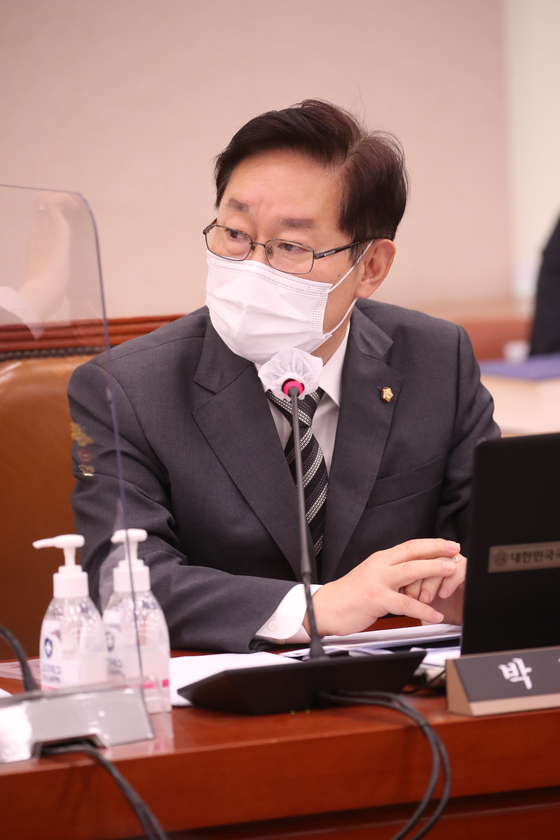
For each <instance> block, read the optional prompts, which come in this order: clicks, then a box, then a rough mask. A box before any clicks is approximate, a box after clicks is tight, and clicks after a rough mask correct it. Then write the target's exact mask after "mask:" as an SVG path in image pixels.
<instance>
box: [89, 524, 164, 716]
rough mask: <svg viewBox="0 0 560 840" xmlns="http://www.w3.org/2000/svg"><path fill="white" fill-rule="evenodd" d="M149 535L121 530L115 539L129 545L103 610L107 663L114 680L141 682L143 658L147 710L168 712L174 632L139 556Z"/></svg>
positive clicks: (141, 530) (146, 568)
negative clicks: (140, 543)
mask: <svg viewBox="0 0 560 840" xmlns="http://www.w3.org/2000/svg"><path fill="white" fill-rule="evenodd" d="M127 533H128V539H127ZM147 536H148V535H147V533H146V531H144V530H143V529H141V528H129V529H128V531H127V530H121V531H115V533H114V534H113V536H112V537H111V542H112V543H121V542H122V543H124V546H125V559H124V560H121V561H120V563H119V564H118V566H117V567H116V569H114V570H113V594H112V595H111V597H110V598H109V602H108V604H107V606H106V608H105V611H104V613H103V624H104V625H105V638H106V641H107V650H108V658H107V665H108V672H109V679H110V680H112V681H114V682H127V681H137V680H138V679H139V678H140V661H139V659H141V667H142V677H143V681H144V700H145V702H146V709H147V710H148V712H150V713H153V712H168V711H170V710H171V699H170V694H169V632H168V630H167V624H166V622H165V616H164V614H163V610H162V609H161V607H160V605H159V604H158V602H157V600H156V598H155V597H154V595H153V594H152V592H151V590H150V570H149V568H148V567H147V566H145V565H144V561H143V560H139V559H138V543H139V542H143V541H144V540H145V539H146V538H147ZM129 551H130V565H129V556H128V552H129ZM131 568H132V583H133V585H134V604H133V599H132V587H131ZM135 613H136V619H135ZM137 633H138V642H139V646H140V657H139V655H138V647H137V644H136V641H137V636H136V634H137Z"/></svg>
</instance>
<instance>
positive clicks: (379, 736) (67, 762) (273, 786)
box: [0, 680, 560, 840]
mask: <svg viewBox="0 0 560 840" xmlns="http://www.w3.org/2000/svg"><path fill="white" fill-rule="evenodd" d="M1 685H2V687H4V688H6V689H8V690H10V689H11V690H12V691H14V690H16V688H17V684H14V683H13V682H12V681H8V680H2V681H1ZM412 702H413V704H414V705H415V706H416V708H418V709H419V710H420V711H421V712H422V713H423V714H424V715H425V716H426V717H427V718H428V720H429V721H430V722H431V723H432V724H433V725H434V726H435V728H436V730H437V731H438V733H439V735H440V736H441V738H442V739H443V741H444V742H445V744H446V746H447V749H448V752H449V757H450V761H451V768H452V774H453V781H452V802H451V803H450V804H449V806H448V808H447V811H446V813H445V814H444V816H443V818H442V819H441V821H440V822H439V823H438V825H437V826H436V827H435V829H433V831H432V832H431V833H430V835H429V836H430V838H432V837H433V838H434V840H436V839H437V838H440V840H467V838H469V840H472V838H477V840H479V838H490V837H491V838H495V837H501V836H507V837H508V840H517V839H518V838H524V839H525V838H534V837H543V838H553V837H557V836H559V833H560V710H557V709H554V710H547V711H541V712H526V713H523V714H512V715H501V716H496V717H487V718H478V719H470V718H463V717H458V716H455V715H449V714H448V713H447V711H446V703H445V699H444V698H443V697H429V698H422V697H418V696H416V697H415V698H414V699H413V700H412ZM153 720H154V725H155V729H156V733H157V736H156V738H155V740H154V741H152V742H144V743H140V744H133V745H130V746H125V747H118V748H115V749H112V750H109V751H108V757H109V758H111V760H113V761H114V762H115V763H116V764H117V765H118V767H119V769H120V770H121V771H122V772H123V774H124V775H125V776H126V778H127V779H129V780H130V782H131V783H132V784H133V785H134V786H135V787H136V789H137V790H138V792H139V793H140V795H141V796H142V797H143V798H144V799H145V800H146V801H147V803H148V804H149V806H150V807H151V808H152V809H153V811H154V812H155V814H156V815H157V816H158V818H159V819H160V821H161V822H162V824H163V826H164V828H165V829H166V830H167V831H169V832H177V831H181V833H180V834H178V835H175V837H177V838H179V837H185V838H186V837H189V838H190V839H191V840H194V838H197V840H229V838H231V840H233V838H241V837H243V838H255V840H256V838H280V837H283V838H290V837H294V838H295V837H296V836H298V837H299V836H301V834H302V833H304V834H305V835H307V836H309V837H311V838H313V837H320V836H322V835H324V834H327V835H328V838H329V840H350V839H352V840H362V838H364V840H365V838H366V837H367V838H368V840H370V838H372V839H373V840H382V839H383V840H385V838H390V837H392V836H393V835H394V834H395V833H396V831H397V830H398V828H399V826H400V825H401V824H402V821H403V819H404V818H405V817H406V816H407V815H408V814H410V813H411V810H412V808H411V805H410V803H412V802H414V801H417V800H418V799H419V798H420V797H421V795H422V793H423V792H424V788H425V785H426V782H427V778H428V773H429V769H430V753H429V749H428V745H427V743H426V741H425V740H424V739H423V737H422V735H421V734H420V732H419V730H418V729H417V728H415V727H414V726H413V725H412V724H410V725H409V724H408V723H407V722H403V719H401V718H400V717H398V716H396V715H395V714H393V713H391V712H389V711H384V710H382V709H374V708H367V707H360V708H355V707H354V708H346V709H343V708H338V709H327V710H322V711H313V712H310V713H307V714H306V713H297V714H286V715H275V716H270V717H262V718H243V717H236V716H229V715H222V714H217V713H211V712H204V711H200V710H196V709H175V710H174V711H173V712H172V714H171V715H170V716H168V717H167V716H165V715H157V716H154V718H153ZM186 829H190V831H188V832H186V831H185V830H186ZM139 834H140V829H139V826H138V824H137V822H136V820H135V818H134V816H133V815H132V812H131V811H130V809H129V806H128V804H127V803H126V802H125V800H124V799H123V798H122V796H121V794H120V792H119V791H118V789H117V788H116V786H115V785H114V783H113V782H112V781H111V780H110V778H109V777H108V776H107V774H106V773H105V772H104V771H103V770H102V769H101V768H100V767H98V766H97V765H94V764H93V763H92V762H91V761H90V760H89V759H87V758H85V757H83V758H82V757H80V756H68V757H57V758H49V759H40V760H31V761H27V762H19V763H15V764H7V765H6V764H5V765H0V836H2V837H5V838H9V839H10V840H12V838H17V839H18V840H19V838H21V840H27V838H29V840H38V838H41V840H54V839H55V838H56V839H57V840H58V839H59V838H72V840H103V839H104V838H121V837H135V836H138V835H139ZM172 836H173V835H172Z"/></svg>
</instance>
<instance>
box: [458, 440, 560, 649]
mask: <svg viewBox="0 0 560 840" xmlns="http://www.w3.org/2000/svg"><path fill="white" fill-rule="evenodd" d="M470 516H471V520H470V530H469V534H470V536H469V540H468V546H467V551H466V552H465V555H466V556H467V557H468V563H467V578H466V584H465V601H464V611H463V632H462V642H461V653H462V654H470V653H487V652H491V651H502V650H518V649H527V648H536V647H551V646H555V645H560V434H542V435H525V436H523V437H509V438H501V439H497V440H488V441H483V442H481V443H480V444H479V445H478V446H477V447H476V450H475V456H474V473H473V493H472V502H471V511H470Z"/></svg>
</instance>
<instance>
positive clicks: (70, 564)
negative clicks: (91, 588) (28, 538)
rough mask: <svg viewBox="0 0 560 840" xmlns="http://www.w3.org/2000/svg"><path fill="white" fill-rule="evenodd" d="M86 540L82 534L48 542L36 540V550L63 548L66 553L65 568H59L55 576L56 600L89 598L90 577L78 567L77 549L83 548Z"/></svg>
mask: <svg viewBox="0 0 560 840" xmlns="http://www.w3.org/2000/svg"><path fill="white" fill-rule="evenodd" d="M84 542H85V540H84V538H83V537H82V536H81V535H80V534H60V536H58V537H52V538H51V539H47V540H35V542H34V543H33V547H34V548H61V549H62V550H63V551H64V566H59V567H58V572H57V573H56V574H54V575H53V588H54V597H55V598H87V596H88V577H87V574H86V572H84V571H83V570H82V568H81V567H80V566H78V565H76V549H77V548H81V547H82V546H83V544H84Z"/></svg>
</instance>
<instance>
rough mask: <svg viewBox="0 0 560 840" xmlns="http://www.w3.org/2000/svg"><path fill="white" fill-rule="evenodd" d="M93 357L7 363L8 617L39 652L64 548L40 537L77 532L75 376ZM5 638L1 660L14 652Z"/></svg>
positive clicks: (29, 649)
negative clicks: (73, 502) (40, 545)
mask: <svg viewBox="0 0 560 840" xmlns="http://www.w3.org/2000/svg"><path fill="white" fill-rule="evenodd" d="M88 358H90V355H86V356H82V355H80V356H78V355H76V356H53V357H48V358H25V359H13V360H11V361H5V362H0V487H1V488H2V489H1V495H0V498H1V502H0V504H1V514H0V524H1V530H0V624H2V625H4V626H5V627H7V628H8V629H9V630H11V631H12V632H13V633H15V634H16V636H17V637H18V639H19V640H20V642H21V643H22V645H23V647H24V649H25V651H26V653H27V655H28V656H37V655H38V652H39V635H40V629H41V622H42V618H43V615H44V614H45V611H46V609H47V607H48V605H49V602H50V600H51V598H52V576H53V573H54V572H56V570H57V568H58V566H59V565H61V563H62V562H63V557H62V552H60V551H58V550H57V549H41V550H40V551H37V550H36V549H35V548H33V546H32V542H33V541H34V540H37V539H41V538H43V537H53V536H56V535H57V534H66V533H73V532H74V523H73V520H72V511H71V508H70V493H71V491H72V488H73V486H74V479H73V476H72V469H71V455H70V448H71V435H70V422H71V421H70V412H69V410H68V401H67V398H66V388H67V385H68V380H69V378H70V375H71V373H72V371H73V370H74V368H75V367H76V366H77V365H79V364H82V363H83V362H85V361H87V359H88ZM12 656H13V654H11V653H10V651H9V648H8V646H7V645H5V644H4V642H2V641H1V640H0V659H6V658H11V657H12Z"/></svg>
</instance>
